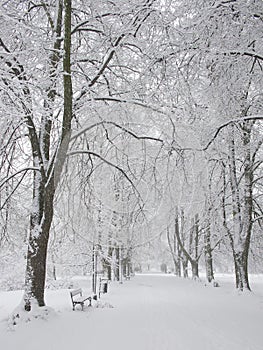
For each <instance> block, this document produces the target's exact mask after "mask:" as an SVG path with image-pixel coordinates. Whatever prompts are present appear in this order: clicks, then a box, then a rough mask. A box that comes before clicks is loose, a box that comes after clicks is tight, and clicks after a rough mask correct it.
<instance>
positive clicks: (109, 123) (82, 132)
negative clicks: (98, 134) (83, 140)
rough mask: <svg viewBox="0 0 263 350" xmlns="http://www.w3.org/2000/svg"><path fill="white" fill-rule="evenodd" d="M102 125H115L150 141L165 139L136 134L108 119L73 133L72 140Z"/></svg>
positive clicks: (138, 138)
mask: <svg viewBox="0 0 263 350" xmlns="http://www.w3.org/2000/svg"><path fill="white" fill-rule="evenodd" d="M100 125H103V126H104V125H113V126H115V127H116V128H118V129H121V130H122V131H124V132H126V133H127V134H129V135H131V136H132V137H134V138H136V139H137V140H149V141H156V142H161V143H164V140H162V139H160V138H157V137H151V136H138V135H136V134H135V133H134V132H133V131H131V130H128V129H126V128H125V127H124V126H122V125H119V124H117V123H115V122H112V121H106V120H104V121H101V122H98V123H95V124H92V125H89V126H87V127H84V128H82V129H81V130H79V131H78V132H76V133H75V134H73V135H72V136H71V141H72V140H74V139H76V138H77V137H79V136H81V135H82V134H84V133H85V132H87V131H89V130H91V129H93V128H95V127H97V126H100Z"/></svg>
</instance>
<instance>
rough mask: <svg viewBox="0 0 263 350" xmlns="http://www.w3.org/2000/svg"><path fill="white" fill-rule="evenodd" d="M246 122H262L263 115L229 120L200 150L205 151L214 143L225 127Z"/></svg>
mask: <svg viewBox="0 0 263 350" xmlns="http://www.w3.org/2000/svg"><path fill="white" fill-rule="evenodd" d="M248 120H262V121H263V115H250V116H247V117H242V118H236V119H231V120H229V121H228V122H226V123H224V124H222V125H220V126H219V127H218V128H217V130H216V132H215V134H214V136H213V137H212V139H211V140H210V141H209V142H208V143H207V145H206V146H205V147H204V148H202V149H201V151H206V150H207V149H208V148H209V147H210V146H211V144H212V143H213V142H214V140H215V139H216V138H217V136H218V134H219V133H220V131H221V130H222V129H224V128H225V127H227V126H228V125H231V124H235V123H237V124H238V123H242V122H245V121H248Z"/></svg>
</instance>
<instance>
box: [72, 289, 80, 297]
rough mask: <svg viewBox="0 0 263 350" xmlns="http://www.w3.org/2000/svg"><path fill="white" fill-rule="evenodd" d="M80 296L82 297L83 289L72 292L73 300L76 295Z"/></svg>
mask: <svg viewBox="0 0 263 350" xmlns="http://www.w3.org/2000/svg"><path fill="white" fill-rule="evenodd" d="M78 294H80V295H82V289H81V288H79V289H75V290H72V291H71V292H70V295H71V298H73V297H74V296H75V295H78Z"/></svg>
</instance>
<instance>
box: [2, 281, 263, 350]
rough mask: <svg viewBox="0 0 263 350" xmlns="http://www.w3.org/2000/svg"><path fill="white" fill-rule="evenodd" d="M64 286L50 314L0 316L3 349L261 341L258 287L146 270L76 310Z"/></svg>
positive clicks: (226, 347)
mask: <svg viewBox="0 0 263 350" xmlns="http://www.w3.org/2000/svg"><path fill="white" fill-rule="evenodd" d="M68 294H69V293H68V291H63V292H62V291H60V292H54V291H53V292H49V293H48V295H47V302H48V304H49V305H50V306H52V307H53V308H55V310H56V311H58V315H57V316H56V317H52V318H51V319H50V320H49V321H43V320H38V321H35V322H33V323H32V324H27V325H23V326H20V327H19V328H18V329H17V330H16V331H15V332H10V331H9V332H6V331H4V330H3V322H2V325H1V332H3V333H2V334H1V349H4V350H15V349H23V350H24V349H25V350H31V349H32V350H33V349H34V350H36V349H38V350H44V349H45V350H53V349H54V350H55V349H56V350H69V349H72V348H74V349H78V348H79V349H92V350H105V349H107V350H123V349H125V350H193V349H195V350H199V349H200V350H201V349H202V350H262V349H263V331H262V325H263V295H262V294H261V293H260V294H256V295H242V296H238V295H237V294H236V293H234V292H233V289H232V290H228V289H224V288H212V287H205V286H204V285H203V284H202V283H198V282H193V281H190V280H189V281H188V280H183V279H177V278H175V277H174V276H158V275H156V276H152V275H143V276H136V277H135V278H134V279H132V280H131V281H127V282H125V283H124V284H123V285H111V287H110V291H109V294H107V295H104V296H103V297H102V299H101V303H102V305H105V306H106V307H104V308H102V307H101V308H95V307H94V308H86V309H85V311H84V312H82V311H75V312H73V311H71V310H70V307H71V306H70V303H69V298H68ZM108 303H109V304H111V305H112V306H113V308H110V307H107V306H109V304H108ZM0 316H1V308H0ZM3 344H4V347H2V345H3Z"/></svg>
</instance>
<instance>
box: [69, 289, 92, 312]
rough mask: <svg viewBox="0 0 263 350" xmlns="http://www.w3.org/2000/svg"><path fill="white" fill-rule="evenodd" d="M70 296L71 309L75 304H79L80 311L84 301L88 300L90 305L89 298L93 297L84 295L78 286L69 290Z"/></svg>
mask: <svg viewBox="0 0 263 350" xmlns="http://www.w3.org/2000/svg"><path fill="white" fill-rule="evenodd" d="M70 297H71V301H72V306H73V311H74V310H75V306H76V305H78V304H79V305H81V308H82V311H83V309H84V303H85V302H86V301H89V305H88V306H91V300H92V299H94V297H92V296H85V295H83V292H82V289H81V288H78V289H74V290H72V291H71V292H70Z"/></svg>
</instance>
